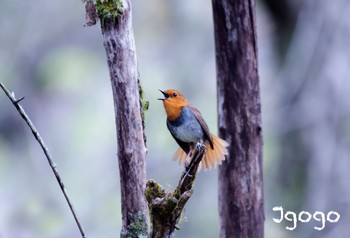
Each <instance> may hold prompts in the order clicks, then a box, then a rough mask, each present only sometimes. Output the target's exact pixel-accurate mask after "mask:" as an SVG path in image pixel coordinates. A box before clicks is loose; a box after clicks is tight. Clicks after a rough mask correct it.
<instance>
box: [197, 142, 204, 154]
mask: <svg viewBox="0 0 350 238" xmlns="http://www.w3.org/2000/svg"><path fill="white" fill-rule="evenodd" d="M205 148H206V147H205V144H203V143H202V142H197V144H196V150H198V151H200V152H202V151H204V150H205Z"/></svg>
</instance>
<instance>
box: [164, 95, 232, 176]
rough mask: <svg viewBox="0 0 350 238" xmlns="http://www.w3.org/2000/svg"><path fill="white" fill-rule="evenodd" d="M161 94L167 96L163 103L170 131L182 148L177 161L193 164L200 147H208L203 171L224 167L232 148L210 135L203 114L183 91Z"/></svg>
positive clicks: (202, 165) (177, 154)
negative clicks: (195, 153) (190, 102)
mask: <svg viewBox="0 0 350 238" xmlns="http://www.w3.org/2000/svg"><path fill="white" fill-rule="evenodd" d="M159 91H160V92H161V93H162V94H163V95H164V98H159V100H162V101H163V106H164V109H165V112H166V115H167V119H166V124H167V127H168V130H169V131H170V134H171V135H172V136H173V138H174V139H175V141H176V142H177V143H178V145H179V146H180V148H179V149H178V150H177V151H176V152H175V154H174V156H173V160H177V159H179V164H180V165H183V164H184V163H188V162H190V160H191V156H192V155H193V153H194V151H195V149H196V146H197V144H198V143H199V145H205V153H204V155H203V158H202V161H201V163H200V165H199V168H204V169H211V168H213V167H215V166H217V165H220V164H221V163H222V161H224V160H225V157H226V156H227V155H228V150H227V147H228V146H229V144H228V143H227V142H226V141H225V140H223V139H221V138H219V137H217V136H215V135H213V134H211V133H210V130H209V127H208V125H207V123H206V122H205V121H204V119H203V116H202V115H201V113H200V112H199V110H198V109H197V108H195V107H193V106H191V105H190V104H189V103H188V101H187V99H186V98H185V96H184V95H183V94H182V93H181V92H180V91H178V90H175V89H168V90H165V91H162V90H160V89H159Z"/></svg>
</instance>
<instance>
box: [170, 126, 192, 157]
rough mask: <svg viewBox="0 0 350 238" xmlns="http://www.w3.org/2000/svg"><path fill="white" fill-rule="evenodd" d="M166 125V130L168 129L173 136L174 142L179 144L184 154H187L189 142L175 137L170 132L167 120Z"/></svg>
mask: <svg viewBox="0 0 350 238" xmlns="http://www.w3.org/2000/svg"><path fill="white" fill-rule="evenodd" d="M166 125H167V127H168V130H169V131H170V134H171V135H172V136H173V138H174V139H175V140H176V142H177V143H178V144H179V146H180V147H181V149H182V150H183V151H185V152H186V154H188V152H190V144H189V143H186V142H183V141H181V140H179V139H177V138H176V137H175V135H174V134H173V132H172V131H171V129H170V128H169V121H167V123H166Z"/></svg>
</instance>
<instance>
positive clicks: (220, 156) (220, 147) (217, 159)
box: [173, 135, 229, 169]
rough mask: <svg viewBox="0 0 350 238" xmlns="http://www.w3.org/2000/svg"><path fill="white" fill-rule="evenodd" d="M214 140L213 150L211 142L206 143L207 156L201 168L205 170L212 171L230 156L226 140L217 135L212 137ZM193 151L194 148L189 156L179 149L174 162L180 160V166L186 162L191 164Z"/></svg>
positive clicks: (205, 155)
mask: <svg viewBox="0 0 350 238" xmlns="http://www.w3.org/2000/svg"><path fill="white" fill-rule="evenodd" d="M212 139H213V149H212V148H211V146H210V144H209V141H207V142H206V143H205V146H206V149H205V154H204V156H203V158H202V161H201V163H200V165H199V168H202V167H203V168H204V169H211V168H213V167H215V166H217V165H220V164H221V163H222V161H223V160H225V156H226V155H228V150H227V147H228V146H229V144H228V143H227V142H226V141H225V140H223V139H221V138H219V137H217V136H215V135H212ZM193 150H194V148H193V149H192V151H190V153H189V154H186V153H185V152H184V151H183V150H182V149H181V148H179V149H178V150H177V151H176V152H175V154H174V156H173V160H179V164H180V165H183V164H184V163H185V161H188V162H190V161H191V158H192V155H193V153H194V151H193Z"/></svg>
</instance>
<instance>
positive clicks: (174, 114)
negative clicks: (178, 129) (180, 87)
mask: <svg viewBox="0 0 350 238" xmlns="http://www.w3.org/2000/svg"><path fill="white" fill-rule="evenodd" d="M164 108H165V112H166V114H167V117H168V120H169V121H175V120H176V119H177V118H179V117H180V116H181V108H182V107H181V106H179V105H175V106H174V105H169V104H167V103H164Z"/></svg>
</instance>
